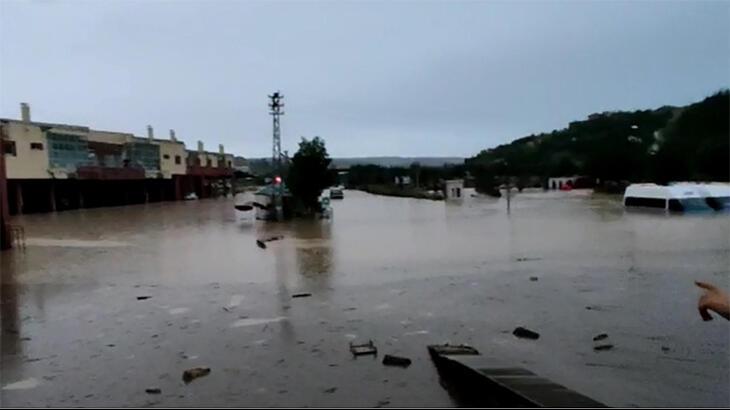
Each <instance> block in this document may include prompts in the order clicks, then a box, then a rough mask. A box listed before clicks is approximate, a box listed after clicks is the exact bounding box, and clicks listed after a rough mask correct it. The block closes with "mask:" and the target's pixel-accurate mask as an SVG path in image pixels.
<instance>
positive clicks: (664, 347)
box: [662, 346, 671, 352]
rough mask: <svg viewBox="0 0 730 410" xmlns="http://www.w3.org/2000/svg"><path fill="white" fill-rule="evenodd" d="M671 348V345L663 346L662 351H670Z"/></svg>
mask: <svg viewBox="0 0 730 410" xmlns="http://www.w3.org/2000/svg"><path fill="white" fill-rule="evenodd" d="M670 350H671V349H670V348H669V347H667V346H662V352H668V351H670Z"/></svg>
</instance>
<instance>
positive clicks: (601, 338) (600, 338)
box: [593, 333, 608, 342]
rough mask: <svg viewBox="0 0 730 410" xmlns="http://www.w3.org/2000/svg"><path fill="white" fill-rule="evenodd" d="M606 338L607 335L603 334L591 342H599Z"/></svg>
mask: <svg viewBox="0 0 730 410" xmlns="http://www.w3.org/2000/svg"><path fill="white" fill-rule="evenodd" d="M606 338H608V335H607V334H605V333H601V334H600V335H598V336H596V337H594V338H593V341H594V342H597V341H599V340H603V339H606Z"/></svg>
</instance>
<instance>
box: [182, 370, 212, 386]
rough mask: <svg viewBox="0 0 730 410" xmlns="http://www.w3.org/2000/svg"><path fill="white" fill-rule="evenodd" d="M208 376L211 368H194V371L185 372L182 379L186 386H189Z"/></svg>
mask: <svg viewBox="0 0 730 410" xmlns="http://www.w3.org/2000/svg"><path fill="white" fill-rule="evenodd" d="M208 374H210V367H193V368H192V369H188V370H185V371H184V372H183V375H182V379H183V381H184V382H185V384H187V383H190V382H192V381H193V380H195V379H197V378H199V377H203V376H207V375H208Z"/></svg>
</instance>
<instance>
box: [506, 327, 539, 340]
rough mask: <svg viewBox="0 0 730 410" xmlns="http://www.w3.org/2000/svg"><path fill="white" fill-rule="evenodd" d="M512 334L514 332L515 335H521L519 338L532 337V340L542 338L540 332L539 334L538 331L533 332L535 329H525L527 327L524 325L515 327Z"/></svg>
mask: <svg viewBox="0 0 730 410" xmlns="http://www.w3.org/2000/svg"><path fill="white" fill-rule="evenodd" d="M512 334H513V335H515V336H517V337H519V338H523V339H532V340H537V339H539V338H540V334H539V333H537V332H533V331H532V330H530V329H525V328H524V327H522V326H520V327H518V328H516V329H515V330H514V331H513V332H512Z"/></svg>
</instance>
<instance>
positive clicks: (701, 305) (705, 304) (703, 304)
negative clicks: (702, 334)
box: [697, 293, 712, 322]
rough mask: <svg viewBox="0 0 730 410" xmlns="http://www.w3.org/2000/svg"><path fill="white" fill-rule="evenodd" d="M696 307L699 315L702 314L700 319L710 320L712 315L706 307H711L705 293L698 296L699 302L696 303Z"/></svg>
mask: <svg viewBox="0 0 730 410" xmlns="http://www.w3.org/2000/svg"><path fill="white" fill-rule="evenodd" d="M697 309H698V310H699V311H700V316H702V320H704V321H705V322H707V321H710V320H712V315H710V312H708V309H712V307H711V306H710V303H709V300H708V297H707V294H706V293H705V294H704V295H702V297H700V300H699V302H698V303H697Z"/></svg>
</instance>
